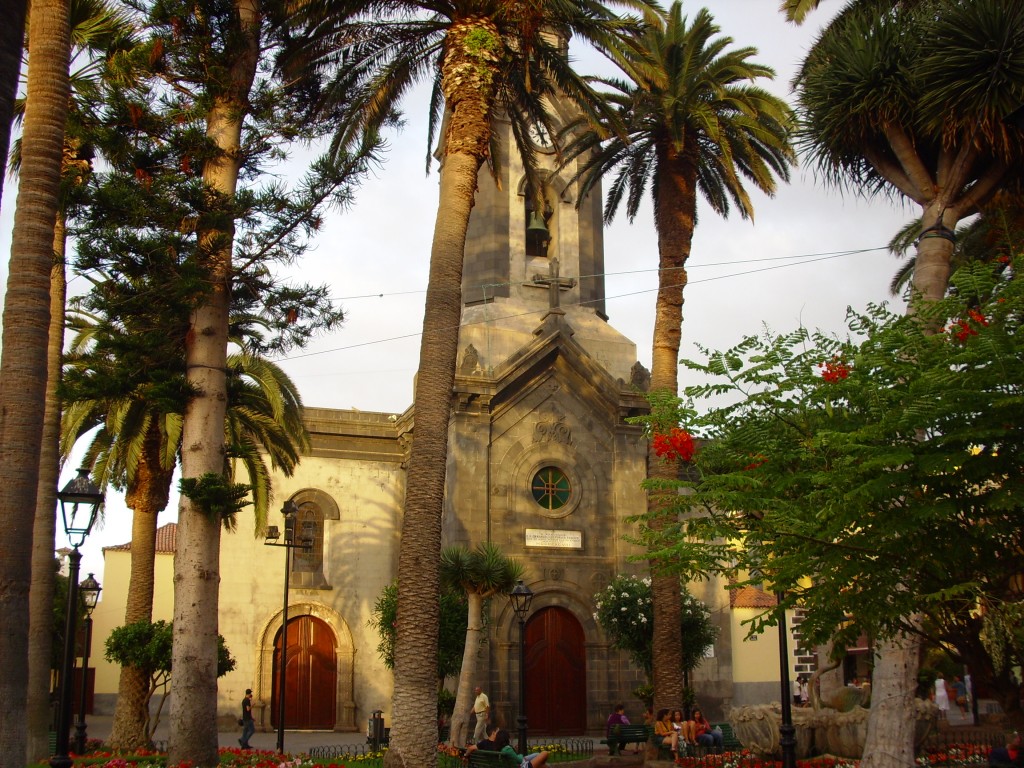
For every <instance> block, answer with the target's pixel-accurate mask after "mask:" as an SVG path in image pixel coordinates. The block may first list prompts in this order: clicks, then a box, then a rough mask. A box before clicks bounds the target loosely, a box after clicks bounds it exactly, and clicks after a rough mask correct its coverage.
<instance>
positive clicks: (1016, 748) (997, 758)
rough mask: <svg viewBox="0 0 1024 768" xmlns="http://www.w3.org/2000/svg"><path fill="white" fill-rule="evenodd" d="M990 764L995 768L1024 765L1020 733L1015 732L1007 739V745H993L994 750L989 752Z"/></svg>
mask: <svg viewBox="0 0 1024 768" xmlns="http://www.w3.org/2000/svg"><path fill="white" fill-rule="evenodd" d="M988 764H989V765H990V766H993V768H1007V767H1008V766H1020V765H1024V754H1022V752H1021V737H1020V734H1019V733H1016V732H1014V733H1013V734H1012V735H1011V736H1010V738H1009V739H1008V740H1007V743H1006V746H1005V747H993V748H992V751H991V752H989V753H988Z"/></svg>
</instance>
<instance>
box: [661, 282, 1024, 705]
mask: <svg viewBox="0 0 1024 768" xmlns="http://www.w3.org/2000/svg"><path fill="white" fill-rule="evenodd" d="M952 286H953V288H954V289H955V290H951V291H950V294H949V295H948V296H946V297H944V298H943V299H941V300H935V301H930V302H924V301H922V302H921V303H920V304H919V305H916V306H915V311H914V312H913V313H912V314H909V315H904V314H896V313H895V312H893V311H891V310H889V309H888V308H886V307H885V306H884V305H871V306H869V307H868V308H867V309H866V310H864V311H851V312H849V313H848V321H847V325H848V335H847V338H846V339H842V338H839V337H838V335H837V334H831V333H812V332H809V331H806V330H804V329H798V330H797V331H794V332H791V333H788V334H784V335H776V334H771V333H759V334H758V335H751V336H748V337H745V338H744V339H743V340H742V341H741V342H740V344H738V345H736V346H734V347H732V348H730V349H727V350H724V351H703V350H702V357H701V359H699V360H695V361H689V360H686V361H683V365H684V366H686V368H687V371H688V372H692V374H691V375H690V376H689V378H692V379H698V378H700V379H701V380H702V383H699V384H694V385H691V386H688V387H687V388H686V389H685V390H684V393H685V394H686V395H687V396H690V397H692V398H693V399H694V402H695V403H697V413H696V414H695V415H694V417H693V418H692V419H688V420H687V421H686V422H685V423H686V425H687V427H689V428H690V429H692V430H693V431H694V432H695V433H696V434H699V435H701V437H702V438H703V439H702V441H701V449H700V451H699V452H697V454H696V455H695V456H694V457H693V470H694V471H693V472H692V473H689V474H688V475H686V476H683V477H680V478H679V479H678V480H676V481H675V482H673V483H668V482H666V483H663V484H662V487H665V488H668V489H669V490H678V489H681V488H686V489H687V491H688V492H687V493H675V494H672V495H671V497H670V498H671V503H672V508H671V509H670V511H669V513H671V515H672V521H673V525H671V526H666V527H665V528H664V529H663V530H659V529H655V528H654V527H653V526H651V527H650V528H648V529H647V530H645V531H644V533H645V535H646V538H645V539H644V544H645V545H647V546H648V547H649V548H650V550H651V551H652V553H653V555H652V557H651V559H652V561H653V562H654V563H655V564H656V566H664V567H667V568H672V569H673V571H684V572H686V573H687V574H690V573H693V574H705V573H717V574H722V575H723V576H730V575H731V574H732V573H735V572H738V571H739V572H742V571H745V572H746V573H748V574H750V573H752V572H754V571H755V570H756V571H759V572H760V573H761V574H763V575H764V576H765V577H766V580H767V581H768V582H770V584H771V585H772V586H773V587H777V588H778V589H777V591H779V592H785V594H786V597H785V598H784V600H785V602H784V605H786V606H787V607H788V606H789V605H796V604H799V605H800V607H801V608H802V609H803V610H804V611H805V612H806V613H805V619H804V622H803V623H802V624H801V625H800V631H801V633H802V634H803V640H804V641H806V642H809V643H810V644H816V643H824V642H833V641H836V638H837V627H842V632H843V633H844V636H845V637H850V639H851V640H852V639H855V638H856V636H857V634H860V633H865V634H868V635H870V636H873V637H876V638H877V637H886V636H892V635H893V634H895V633H897V632H901V631H903V630H904V628H905V617H907V616H910V615H914V614H916V615H921V616H922V617H926V618H927V621H928V622H929V626H931V627H934V629H933V631H934V633H935V635H936V637H940V638H941V639H942V640H943V641H944V642H948V643H949V644H950V646H951V647H954V648H956V650H957V652H958V653H960V654H961V655H963V656H964V657H965V658H967V657H972V658H973V659H974V660H975V661H974V662H973V663H972V664H971V667H972V668H977V669H988V668H991V667H990V666H988V665H990V664H992V663H993V662H994V660H993V656H992V654H994V653H995V652H996V651H997V650H998V647H997V646H996V644H995V643H993V644H992V645H991V646H990V647H986V648H981V649H979V648H978V647H977V643H976V642H973V641H971V642H968V641H965V640H964V639H963V638H967V637H973V638H977V630H976V629H975V630H973V634H972V632H971V627H972V626H973V624H972V622H973V619H970V618H968V619H964V618H962V614H963V613H964V612H963V611H960V610H959V607H958V606H959V605H960V604H961V603H962V602H963V601H964V600H965V597H964V596H965V595H968V594H969V598H966V599H969V601H970V604H971V605H973V604H976V603H978V604H984V605H989V604H991V605H997V604H1004V603H1007V602H1010V594H1009V592H1008V587H1007V584H1008V583H1009V580H1010V579H1011V578H1012V577H1013V575H1015V574H1019V573H1020V556H1019V552H1017V551H1012V548H1007V546H1006V545H1005V543H1004V541H1008V540H1012V541H1016V540H1017V538H1019V532H1020V509H1021V504H1020V499H1021V498H1024V472H1021V458H1020V457H1021V456H1022V455H1024V429H1022V428H1021V426H1020V424H1021V421H1020V419H1019V418H1016V415H1017V414H1019V413H1020V397H1021V394H1022V393H1024V384H1022V382H1024V281H1022V280H1019V279H1010V278H1009V277H1006V276H1004V275H1003V274H1002V273H996V272H994V271H993V270H992V268H991V267H990V266H987V265H984V264H972V265H971V266H969V267H967V268H965V269H963V270H960V271H958V272H957V274H956V275H954V277H953V278H952ZM972 311H973V312H975V313H977V316H974V315H972V314H971V312H972ZM951 318H953V319H959V318H963V319H965V320H966V322H967V323H968V324H969V325H970V327H971V328H973V329H974V330H975V331H976V332H977V335H976V336H975V337H974V338H973V339H969V341H968V343H957V342H956V340H955V339H953V343H950V340H951V337H950V335H949V334H948V333H947V334H939V333H937V331H938V329H939V328H941V327H943V326H948V325H949V324H950V322H951ZM982 320H984V323H983V322H982ZM985 323H987V325H986V324H985ZM826 361H828V362H830V363H832V365H831V367H829V368H827V369H826V365H827V363H826ZM823 363H825V364H824V365H823ZM840 363H842V364H843V365H844V366H845V369H844V368H840V367H839V365H840ZM844 370H845V373H846V376H845V377H844V376H843V372H844ZM823 371H827V372H828V374H829V376H830V377H832V378H834V379H835V380H834V381H828V380H826V379H825V378H824V377H823V374H822V372H823ZM705 382H706V383H705ZM677 423H678V422H677ZM687 469H689V467H687ZM666 496H668V494H666ZM896 509H898V510H900V513H899V514H893V512H894V510H896ZM660 512H661V510H659V513H660ZM669 513H665V517H666V518H668V517H669ZM1004 537H1005V538H1004ZM1015 537H1016V538H1015ZM965 541H970V542H971V546H970V547H965V546H964V542H965ZM925 549H927V550H928V551H947V550H948V551H957V552H958V557H957V559H956V564H955V567H950V568H943V569H938V570H936V569H930V568H922V567H921V552H922V551H925ZM867 553H870V556H866V555H867ZM808 575H810V576H811V578H805V577H807V576H808ZM737 583H741V582H737ZM965 585H966V586H965ZM778 613H779V611H778V607H777V606H776V605H772V606H770V607H768V608H767V609H766V610H765V612H764V613H763V614H759V615H757V616H755V617H754V618H752V619H751V624H750V626H751V631H752V632H755V633H756V632H759V631H760V630H761V628H762V627H766V626H770V625H771V624H773V623H774V620H776V617H777V615H778ZM1014 626H1019V622H1018V623H1017V624H1016V625H1014ZM854 632H856V633H857V634H853V633H854ZM851 635H852V637H851ZM999 642H1002V641H999ZM1006 647H1008V646H1006ZM986 684H987V685H991V686H992V687H993V689H995V688H996V687H997V686H1001V685H1003V684H1002V683H1001V682H1000V680H999V678H997V677H996V676H994V675H993V676H991V677H989V679H987V680H986ZM1000 690H1002V689H1000ZM1008 693H1012V690H1008Z"/></svg>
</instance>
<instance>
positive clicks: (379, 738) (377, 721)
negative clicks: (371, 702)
mask: <svg viewBox="0 0 1024 768" xmlns="http://www.w3.org/2000/svg"><path fill="white" fill-rule="evenodd" d="M366 740H367V742H369V743H370V744H372V745H373V749H374V751H377V750H378V749H380V745H381V744H384V743H386V741H387V736H386V734H385V730H384V713H383V712H382V711H381V710H379V709H375V710H373V714H372V715H370V722H369V723H368V724H367V726H366Z"/></svg>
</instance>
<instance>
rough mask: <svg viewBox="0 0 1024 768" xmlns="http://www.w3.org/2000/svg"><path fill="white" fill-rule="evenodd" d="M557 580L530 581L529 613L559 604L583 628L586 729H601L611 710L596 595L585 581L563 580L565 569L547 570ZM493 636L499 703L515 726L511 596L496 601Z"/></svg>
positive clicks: (515, 641) (515, 634)
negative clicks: (596, 608)
mask: <svg viewBox="0 0 1024 768" xmlns="http://www.w3.org/2000/svg"><path fill="white" fill-rule="evenodd" d="M547 575H548V576H550V577H553V578H556V579H559V580H558V581H550V580H547V579H545V580H538V581H533V582H528V586H529V587H530V589H531V590H532V591H533V601H532V603H531V605H530V615H531V616H533V615H535V614H536V613H537V612H538V611H541V610H543V609H545V608H560V609H561V610H563V611H566V612H567V613H569V614H570V615H571V616H572V617H573V618H574V619H575V620H576V621H577V622H579V624H580V627H581V628H582V629H583V639H584V653H585V662H586V691H587V696H586V702H585V705H584V706H585V707H586V713H585V719H586V730H587V731H588V732H589V731H594V730H600V729H602V728H603V727H604V722H605V718H606V717H607V715H608V713H607V712H605V711H604V709H605V707H606V706H607V703H606V702H605V700H604V699H605V698H607V696H608V688H609V682H610V681H609V679H608V670H607V657H608V654H609V653H610V652H612V651H611V650H610V649H609V646H608V643H607V642H606V641H604V640H603V639H601V637H602V636H601V633H600V629H599V627H598V624H597V622H596V621H595V619H594V616H593V599H592V596H591V593H590V592H589V591H588V590H587V588H585V586H584V585H581V584H575V583H572V582H569V581H562V580H560V579H561V576H562V572H561V571H558V572H557V573H552V574H547ZM495 602H496V605H495V607H496V609H497V610H496V615H495V616H494V630H493V637H494V638H495V643H494V645H495V657H494V661H495V668H496V671H497V674H498V682H499V686H500V691H501V693H502V696H501V699H502V701H501V702H500V704H501V705H502V709H503V710H504V711H503V712H502V713H501V716H502V717H503V718H504V720H505V722H506V723H507V724H508V727H515V715H516V712H517V709H516V707H517V702H518V699H519V694H518V681H519V656H518V652H517V649H518V647H519V620H518V619H517V618H516V616H515V613H514V612H513V611H512V606H511V605H510V604H509V601H508V600H504V601H500V602H498V601H495ZM527 621H529V618H528V619H527Z"/></svg>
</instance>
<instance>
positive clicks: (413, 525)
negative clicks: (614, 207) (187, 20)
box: [301, 0, 644, 766]
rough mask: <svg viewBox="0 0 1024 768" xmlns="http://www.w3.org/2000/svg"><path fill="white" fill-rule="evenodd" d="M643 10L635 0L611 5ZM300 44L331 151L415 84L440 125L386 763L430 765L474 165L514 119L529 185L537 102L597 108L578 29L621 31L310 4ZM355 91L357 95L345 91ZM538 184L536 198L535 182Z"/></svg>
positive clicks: (520, 7) (542, 113) (490, 157)
mask: <svg viewBox="0 0 1024 768" xmlns="http://www.w3.org/2000/svg"><path fill="white" fill-rule="evenodd" d="M620 2H621V4H623V5H626V6H627V7H636V8H638V7H642V6H643V2H644V0H620ZM303 13H304V14H305V15H304V17H303V18H304V19H305V24H306V26H305V28H304V29H303V30H302V32H301V37H302V38H303V39H305V40H308V41H311V42H310V45H309V46H308V47H307V49H306V50H305V51H304V56H305V57H306V60H307V61H311V62H313V64H314V65H316V66H319V67H320V68H321V69H323V70H325V71H326V70H328V69H330V68H332V67H337V68H338V69H337V77H336V78H335V80H334V81H332V82H331V83H330V84H329V86H328V87H327V88H326V89H325V91H324V93H325V95H326V96H327V97H328V98H327V103H328V107H327V110H328V111H329V110H330V103H331V99H332V98H334V97H335V94H338V93H341V94H343V95H344V96H345V97H352V98H351V102H350V103H349V104H348V108H347V109H343V110H340V111H339V114H338V121H339V124H340V125H341V126H342V129H341V131H340V132H339V133H338V135H337V136H336V138H335V142H334V143H335V146H336V147H339V148H347V147H351V146H354V145H357V144H358V143H359V142H361V141H363V140H365V137H371V138H372V137H376V136H377V135H378V132H379V131H380V129H381V127H382V126H384V125H386V124H387V123H388V122H389V121H390V120H392V119H393V117H394V115H395V114H396V112H397V107H398V105H399V103H400V100H401V98H402V97H403V96H404V95H405V94H406V93H407V92H408V90H409V89H410V87H411V86H412V85H413V84H415V83H416V82H417V81H419V80H420V79H421V78H425V77H431V78H432V79H433V92H432V96H431V104H430V122H429V126H430V127H429V136H430V137H431V138H432V137H433V135H434V132H435V130H436V129H437V127H438V122H439V119H440V117H441V113H442V107H443V108H444V121H443V123H442V125H441V129H442V136H441V142H440V148H439V150H438V154H439V159H440V193H439V198H438V209H437V218H436V219H435V224H434V236H433V242H432V244H431V251H430V273H429V283H428V285H427V295H426V307H425V310H424V319H423V335H422V339H421V343H420V357H419V370H418V373H417V377H416V392H415V397H414V403H413V408H414V413H415V419H416V421H415V436H414V439H413V442H412V447H411V452H410V456H409V461H408V464H407V473H406V476H407V483H406V497H405V512H404V516H403V523H402V530H403V535H402V539H401V548H400V552H399V562H398V585H399V601H398V629H399V631H398V639H397V644H396V649H395V689H394V699H393V711H394V727H393V728H392V731H391V748H390V750H389V751H388V754H387V757H386V762H387V763H388V765H392V766H393V765H416V766H424V765H431V764H434V763H435V762H436V760H437V755H436V750H435V748H434V747H435V738H436V723H435V722H434V715H433V713H434V710H435V707H436V701H435V699H436V691H435V681H434V679H433V669H434V666H435V665H434V658H435V657H436V654H437V643H438V608H437V605H438V595H439V593H440V581H439V565H438V557H439V554H440V551H441V511H442V503H443V499H444V484H445V465H446V461H447V458H446V457H447V447H448V423H449V417H450V414H451V398H452V387H453V384H454V376H455V365H456V351H457V343H458V327H459V322H460V319H461V310H462V292H461V283H462V267H463V255H464V250H465V242H466V229H467V226H468V223H469V216H470V212H471V210H472V208H473V203H474V199H475V194H476V188H477V184H478V175H479V171H480V169H481V167H482V166H483V165H484V163H485V162H486V163H490V164H491V167H492V169H494V170H496V169H497V167H498V166H500V164H501V162H502V158H501V157H500V156H499V154H498V153H496V152H495V151H493V150H494V149H495V148H496V147H497V146H498V145H497V142H495V141H494V139H495V138H496V134H495V125H496V124H495V120H496V119H497V118H499V117H505V118H507V119H508V120H510V121H511V131H512V136H513V138H514V140H515V143H516V145H517V147H518V148H519V151H520V153H521V154H522V156H523V159H524V164H525V165H526V168H527V170H528V172H529V173H530V175H531V176H534V177H535V176H536V173H535V170H536V162H535V160H534V159H533V158H534V154H533V152H532V150H531V149H530V147H529V142H528V141H527V140H526V137H527V134H528V132H529V129H530V127H531V126H534V125H536V124H537V123H540V124H542V125H543V126H545V127H546V128H548V129H549V130H548V133H549V135H550V134H551V133H552V132H551V130H550V128H551V123H552V120H551V118H550V117H549V116H548V112H547V111H546V109H545V106H544V104H543V101H542V99H543V97H544V96H545V94H547V93H551V92H552V90H553V87H554V85H553V84H557V86H558V88H559V89H560V90H561V91H562V92H563V93H565V94H566V95H567V96H569V97H570V98H575V99H577V100H578V102H579V107H580V109H582V110H584V111H585V112H587V113H588V114H590V115H592V116H594V117H595V118H596V114H595V110H601V109H602V108H603V105H601V104H600V102H599V101H597V100H595V99H592V98H586V97H585V94H588V93H589V89H588V88H587V86H586V84H585V82H584V81H583V80H582V79H581V78H580V77H579V76H578V75H576V73H574V72H573V71H572V69H571V67H570V66H569V63H568V60H567V57H566V56H565V46H566V43H567V37H568V35H570V34H575V35H578V36H579V37H581V38H582V39H584V40H586V41H589V42H591V43H594V44H595V45H596V46H597V47H598V48H599V49H600V48H608V47H614V46H615V45H617V42H616V38H615V33H616V32H617V31H618V30H620V29H622V28H624V27H628V26H629V24H627V23H623V22H622V21H620V20H619V19H617V17H616V16H615V15H614V14H613V13H612V12H611V11H610V10H609V9H608V8H607V7H605V6H604V5H602V4H601V3H600V2H595V1H594V0H570V2H554V1H553V0H545V1H543V2H536V3H521V2H512V3H510V2H506V1H505V0H403V1H400V2H377V1H373V2H366V1H365V0H316V1H315V2H310V3H307V4H305V5H304V6H303ZM353 94H354V96H353ZM533 184H534V188H535V189H538V190H539V189H540V185H539V183H538V181H537V179H536V178H534V181H533Z"/></svg>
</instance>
